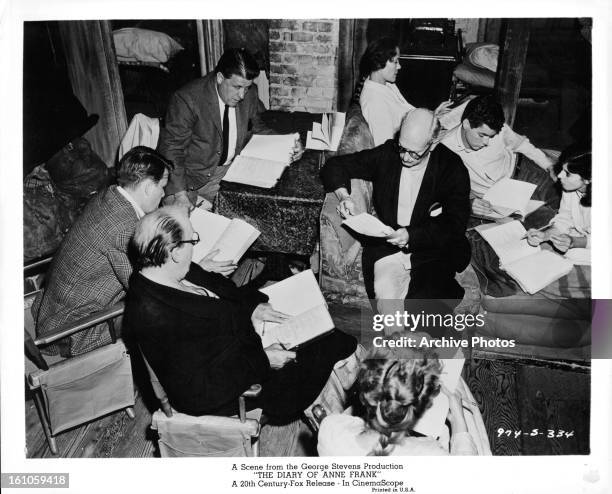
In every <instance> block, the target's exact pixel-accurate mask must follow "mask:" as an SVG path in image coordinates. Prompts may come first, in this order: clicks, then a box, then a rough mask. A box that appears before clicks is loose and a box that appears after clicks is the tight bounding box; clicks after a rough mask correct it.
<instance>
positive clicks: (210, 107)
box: [204, 77, 223, 137]
mask: <svg viewBox="0 0 612 494" xmlns="http://www.w3.org/2000/svg"><path fill="white" fill-rule="evenodd" d="M216 84H217V81H216V78H215V77H211V78H210V80H209V82H208V84H207V85H206V86H205V87H204V92H205V98H204V101H205V103H206V105H205V106H206V109H205V110H206V114H205V117H206V118H208V117H209V116H210V117H212V121H213V124H214V126H215V127H216V128H217V132H218V133H219V136H220V137H223V126H222V124H221V114H220V112H219V95H218V94H217V88H216Z"/></svg>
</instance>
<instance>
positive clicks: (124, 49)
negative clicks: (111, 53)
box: [113, 27, 183, 63]
mask: <svg viewBox="0 0 612 494" xmlns="http://www.w3.org/2000/svg"><path fill="white" fill-rule="evenodd" d="M113 40H114V42H115V52H116V53H117V59H118V60H119V61H122V62H158V63H166V62H167V61H168V60H170V59H171V58H172V57H173V56H174V55H176V54H177V53H178V52H179V51H181V50H182V49H183V47H182V46H181V45H180V44H178V43H177V42H176V41H175V40H174V39H172V38H171V37H170V36H168V35H167V34H164V33H160V32H158V31H150V30H148V29H139V28H136V27H126V28H123V29H118V30H116V31H113Z"/></svg>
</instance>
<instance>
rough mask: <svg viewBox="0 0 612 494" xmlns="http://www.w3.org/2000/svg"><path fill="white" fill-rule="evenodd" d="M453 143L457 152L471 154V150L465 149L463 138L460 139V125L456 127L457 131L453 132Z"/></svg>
mask: <svg viewBox="0 0 612 494" xmlns="http://www.w3.org/2000/svg"><path fill="white" fill-rule="evenodd" d="M455 141H456V144H457V147H458V148H459V149H458V150H459V151H465V152H466V153H471V152H472V150H471V149H470V148H468V147H466V146H465V144H464V143H463V137H461V124H459V125H457V130H456V131H455Z"/></svg>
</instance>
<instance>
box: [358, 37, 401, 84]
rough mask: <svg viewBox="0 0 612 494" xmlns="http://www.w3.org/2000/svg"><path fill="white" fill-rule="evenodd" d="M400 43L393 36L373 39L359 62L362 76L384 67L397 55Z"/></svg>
mask: <svg viewBox="0 0 612 494" xmlns="http://www.w3.org/2000/svg"><path fill="white" fill-rule="evenodd" d="M397 49H398V44H397V41H395V40H394V39H393V38H388V37H384V38H378V39H376V40H374V41H372V42H371V43H370V44H369V45H368V47H367V48H366V51H365V52H364V54H363V56H362V57H361V62H360V63H359V71H360V72H361V75H362V76H365V77H367V76H369V75H370V74H371V73H372V72H374V71H375V70H378V69H383V68H384V67H385V65H387V62H388V61H389V60H391V59H392V58H393V57H394V56H395V55H397Z"/></svg>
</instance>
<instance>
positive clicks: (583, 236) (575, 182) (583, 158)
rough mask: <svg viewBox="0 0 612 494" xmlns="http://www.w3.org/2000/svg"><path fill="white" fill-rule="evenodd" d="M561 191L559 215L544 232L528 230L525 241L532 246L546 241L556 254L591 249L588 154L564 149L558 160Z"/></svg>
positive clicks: (589, 161)
mask: <svg viewBox="0 0 612 494" xmlns="http://www.w3.org/2000/svg"><path fill="white" fill-rule="evenodd" d="M558 164H559V165H560V166H561V171H560V172H559V174H558V177H559V182H561V187H562V188H563V195H562V196H561V205H560V207H559V213H558V214H557V215H556V216H555V217H554V218H553V219H552V220H551V223H552V225H553V227H552V228H550V229H548V230H547V231H538V230H534V229H531V230H529V231H528V232H527V241H528V242H529V244H530V245H533V246H536V245H539V244H540V243H542V242H550V243H552V245H553V246H554V247H555V248H556V249H557V250H559V251H560V252H567V251H568V250H569V249H574V248H582V249H589V250H590V248H591V152H590V151H586V150H576V149H571V148H570V149H566V150H565V151H564V152H563V153H561V156H560V157H559V162H558Z"/></svg>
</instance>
